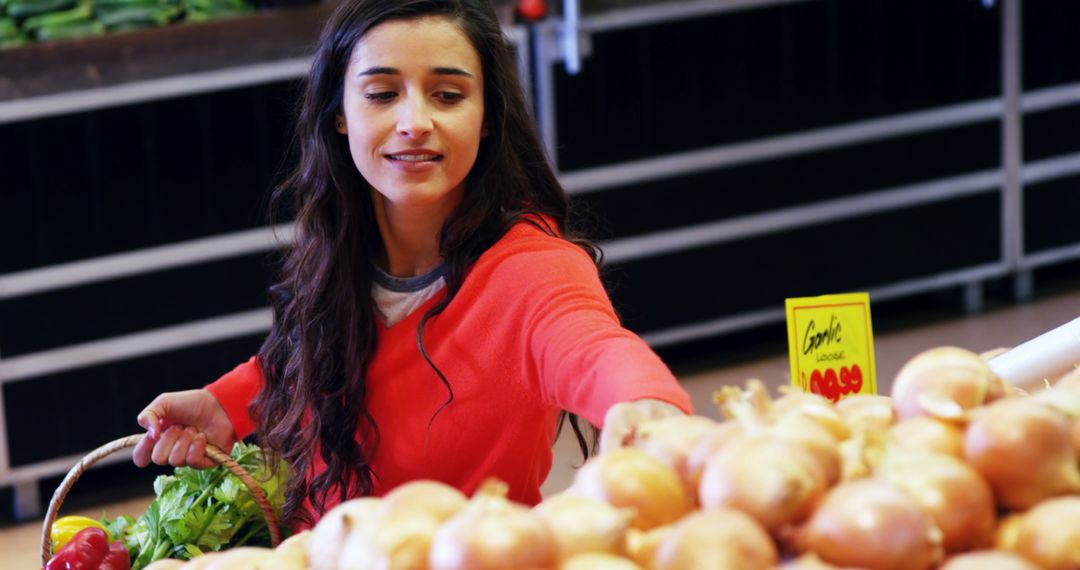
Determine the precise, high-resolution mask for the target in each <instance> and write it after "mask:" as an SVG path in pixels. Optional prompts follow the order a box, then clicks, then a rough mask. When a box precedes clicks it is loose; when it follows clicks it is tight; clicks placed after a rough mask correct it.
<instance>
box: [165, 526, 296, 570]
mask: <svg viewBox="0 0 1080 570" xmlns="http://www.w3.org/2000/svg"><path fill="white" fill-rule="evenodd" d="M311 534H312V533H311V531H310V530H303V531H300V532H298V533H296V534H294V535H292V536H290V537H289V538H286V539H285V540H283V541H281V544H279V545H277V548H275V549H274V558H273V559H272V560H270V561H268V562H267V563H266V564H265V565H263V566H262V569H263V570H284V569H285V568H309V567H310V565H309V564H308V555H307V548H308V542H309V541H311ZM162 570H164V569H162Z"/></svg>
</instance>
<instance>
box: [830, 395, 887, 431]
mask: <svg viewBox="0 0 1080 570" xmlns="http://www.w3.org/2000/svg"><path fill="white" fill-rule="evenodd" d="M836 411H837V412H838V413H839V414H840V417H841V418H843V419H844V422H846V423H847V425H848V427H849V428H851V430H852V431H853V432H857V431H860V430H866V429H888V428H889V427H890V426H892V425H893V424H894V423H896V410H894V409H893V403H892V398H890V397H888V396H879V395H877V394H853V395H851V396H848V397H846V398H844V399H843V400H840V401H839V402H837V403H836Z"/></svg>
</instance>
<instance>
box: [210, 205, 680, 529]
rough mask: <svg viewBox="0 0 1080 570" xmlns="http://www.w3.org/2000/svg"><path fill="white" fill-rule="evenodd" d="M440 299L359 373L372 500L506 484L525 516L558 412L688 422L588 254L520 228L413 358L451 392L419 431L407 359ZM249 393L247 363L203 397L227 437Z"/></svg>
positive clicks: (240, 422) (435, 384)
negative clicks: (373, 436) (672, 417)
mask: <svg viewBox="0 0 1080 570" xmlns="http://www.w3.org/2000/svg"><path fill="white" fill-rule="evenodd" d="M443 295H444V293H442V292H440V293H438V294H436V295H435V297H434V298H433V299H431V300H429V301H428V302H427V303H426V304H424V305H423V306H421V307H420V308H419V309H417V310H416V311H414V312H413V313H412V314H410V315H409V316H407V317H406V318H404V319H403V320H402V321H401V322H399V323H397V324H395V325H393V326H391V327H389V328H387V327H385V326H383V325H382V324H381V323H380V326H379V328H378V331H379V332H378V334H379V338H378V344H377V348H376V351H375V355H374V357H373V359H372V361H371V363H370V365H369V368H368V372H367V384H368V408H369V409H370V410H371V414H372V416H373V417H374V419H375V422H376V424H377V425H378V427H379V431H380V434H381V438H382V440H381V443H380V446H379V448H378V449H377V450H376V452H375V456H374V457H373V459H372V466H373V469H374V471H375V474H376V476H377V479H376V480H375V482H374V483H375V494H376V495H382V494H384V493H386V492H387V491H389V490H391V489H393V488H394V487H396V486H397V485H400V484H402V483H405V482H407V481H410V480H413V479H418V478H426V479H435V480H438V481H442V482H445V483H448V484H450V485H453V486H454V487H457V488H458V489H461V490H462V491H463V492H464V493H466V494H472V492H473V490H474V489H476V488H477V486H478V485H479V484H480V483H481V482H482V481H483V480H484V479H485V478H487V477H492V476H494V477H498V478H500V479H502V480H503V481H506V482H507V483H508V484H509V486H510V498H511V499H513V500H516V501H519V502H523V503H526V504H535V503H537V502H539V501H540V498H541V497H540V485H541V484H542V483H543V482H544V479H545V478H546V477H547V474H548V471H549V470H550V468H551V459H552V455H551V447H552V443H553V440H554V437H555V429H556V420H557V418H558V415H559V411H560V410H569V411H571V412H573V413H576V414H578V415H580V416H582V417H583V418H585V419H587V420H589V421H590V422H592V423H593V424H595V425H598V426H600V425H601V424H602V422H603V419H604V414H605V412H606V411H607V409H608V408H609V407H610V406H611V405H612V404H616V403H618V402H625V401H631V400H637V399H641V398H656V399H659V400H664V401H667V402H670V403H672V404H675V405H676V406H678V407H680V408H682V409H683V410H684V411H686V412H688V413H689V412H690V411H691V404H690V398H689V396H688V395H687V393H686V392H685V391H684V390H683V389H682V387H681V386H679V384H678V382H677V381H676V379H675V377H674V376H673V375H672V373H671V371H670V370H668V368H667V367H666V366H665V365H664V364H663V362H661V361H660V359H659V357H657V356H656V354H655V353H654V352H653V351H652V350H651V349H650V348H649V347H648V345H646V344H645V342H644V341H642V340H641V339H640V338H639V337H638V336H636V335H634V334H633V333H631V332H630V331H628V330H626V329H624V328H622V326H621V325H620V324H619V320H618V317H616V315H615V311H614V310H613V308H612V306H611V302H610V301H609V300H608V297H607V295H606V293H605V292H604V288H603V285H602V284H601V282H600V279H599V276H598V272H597V270H596V267H595V265H594V264H593V262H592V260H591V259H589V257H588V255H587V254H586V253H585V252H584V251H582V250H581V249H580V248H579V247H577V246H575V245H573V244H571V243H568V242H566V241H565V240H562V239H559V238H557V237H552V236H549V235H547V234H545V233H543V232H542V231H540V230H539V229H537V228H535V227H533V226H532V225H530V224H526V223H519V224H517V225H516V226H514V227H513V228H512V229H511V230H510V231H509V232H507V234H506V235H505V236H503V237H502V238H501V239H500V240H499V241H498V242H497V243H496V244H495V245H493V246H492V247H491V248H490V249H489V250H488V251H486V252H485V253H484V254H483V255H482V256H481V257H480V258H479V259H478V260H477V261H476V263H475V264H474V266H473V267H472V268H471V269H470V271H469V273H468V275H467V277H466V278H465V281H464V283H463V284H462V286H461V289H460V291H459V292H458V294H457V296H456V297H455V298H454V300H453V301H451V302H450V304H449V305H448V306H447V308H446V310H445V311H444V312H443V313H442V314H440V315H438V316H436V317H433V318H432V319H430V320H429V321H428V323H427V325H426V327H425V331H424V347H425V349H426V350H427V352H428V355H429V356H430V357H431V360H432V361H433V362H434V363H435V364H436V365H437V366H438V367H439V369H440V370H441V371H442V372H443V374H445V375H446V378H447V379H448V380H449V382H450V385H451V387H452V388H453V390H454V401H453V403H451V404H450V405H449V406H447V407H446V408H445V409H443V410H442V411H441V412H439V414H438V415H437V416H436V417H435V419H434V421H431V418H432V415H433V414H434V413H435V411H436V410H437V409H438V408H439V407H440V406H441V405H442V404H443V402H445V401H446V399H447V397H448V393H447V391H446V388H445V386H444V385H443V384H442V382H441V381H440V380H439V378H438V376H436V374H435V372H434V371H433V370H432V369H431V367H430V366H429V365H428V364H427V363H426V362H425V361H424V360H423V358H422V357H421V356H420V351H419V349H418V348H417V345H416V327H417V324H418V323H419V321H420V317H421V315H423V313H424V312H425V311H426V310H427V309H428V308H429V307H430V306H431V305H432V304H434V303H435V302H437V301H438V300H439V299H441V298H442V297H443ZM262 382H263V377H262V372H261V370H260V367H259V365H258V364H257V361H256V359H255V358H252V359H251V360H249V361H248V362H246V363H244V364H241V365H240V366H238V367H237V368H236V369H234V370H233V371H232V372H229V373H228V374H226V375H225V376H223V377H222V378H221V379H219V380H217V381H216V382H214V383H212V384H210V385H209V386H207V389H208V390H209V391H210V392H211V393H212V394H213V395H214V396H215V397H217V399H218V400H219V401H220V402H221V404H222V406H224V408H225V411H226V412H227V413H228V414H229V418H230V419H231V421H232V424H233V427H234V428H235V429H236V435H237V437H240V438H244V437H246V436H248V435H249V434H251V433H252V432H253V431H254V430H255V425H254V424H253V422H252V420H251V418H250V417H249V415H248V411H247V408H248V404H249V403H250V402H251V401H252V399H253V398H254V397H255V395H256V393H257V392H258V390H259V386H260V385H261V383H262ZM429 422H431V425H430V429H429V427H428V424H429ZM331 500H332V499H331ZM332 506H333V504H328V505H327V508H328V509H329V508H330V507H332Z"/></svg>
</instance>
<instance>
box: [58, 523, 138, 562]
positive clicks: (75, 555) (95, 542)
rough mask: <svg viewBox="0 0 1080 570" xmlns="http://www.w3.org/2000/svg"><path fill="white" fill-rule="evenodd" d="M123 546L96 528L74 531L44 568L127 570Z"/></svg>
mask: <svg viewBox="0 0 1080 570" xmlns="http://www.w3.org/2000/svg"><path fill="white" fill-rule="evenodd" d="M130 568H131V562H130V560H129V559H128V553H127V549H126V548H124V544H123V543H122V542H120V541H119V540H117V541H115V542H113V543H112V544H111V545H110V544H109V535H107V534H105V531H103V530H101V529H100V528H97V527H87V528H84V529H82V530H80V531H79V532H77V533H75V536H73V537H71V540H70V541H68V543H67V544H65V545H64V547H63V548H61V549H60V552H57V553H56V555H55V556H53V557H52V559H51V560H49V562H48V563H47V564H45V568H44V570H130Z"/></svg>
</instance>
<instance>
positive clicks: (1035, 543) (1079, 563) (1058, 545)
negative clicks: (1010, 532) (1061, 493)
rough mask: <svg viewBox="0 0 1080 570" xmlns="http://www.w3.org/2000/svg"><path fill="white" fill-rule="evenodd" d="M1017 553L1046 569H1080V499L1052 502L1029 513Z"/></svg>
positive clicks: (1019, 535) (1059, 498)
mask: <svg viewBox="0 0 1080 570" xmlns="http://www.w3.org/2000/svg"><path fill="white" fill-rule="evenodd" d="M1016 553H1017V554H1019V555H1021V556H1023V557H1024V558H1027V559H1028V560H1030V561H1032V562H1034V563H1035V564H1038V565H1039V567H1040V568H1045V569H1047V570H1076V569H1077V568H1080V497H1076V496H1072V497H1058V498H1056V499H1049V500H1047V501H1043V502H1041V503H1039V504H1038V505H1035V507H1034V508H1032V509H1031V510H1030V511H1028V512H1027V514H1026V515H1025V516H1024V519H1023V522H1022V523H1021V524H1020V529H1019V532H1018V533H1017V536H1016Z"/></svg>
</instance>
